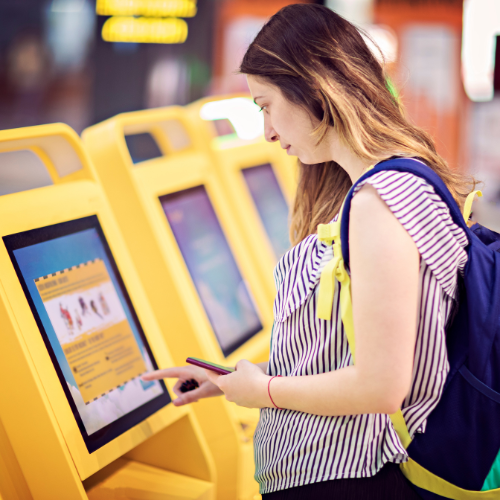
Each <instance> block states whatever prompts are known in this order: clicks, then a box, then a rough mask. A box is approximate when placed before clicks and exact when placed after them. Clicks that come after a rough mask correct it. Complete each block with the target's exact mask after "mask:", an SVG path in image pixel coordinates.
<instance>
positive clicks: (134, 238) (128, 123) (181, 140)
mask: <svg viewBox="0 0 500 500" xmlns="http://www.w3.org/2000/svg"><path fill="white" fill-rule="evenodd" d="M190 126H191V125H190V121H189V120H188V119H187V117H186V114H185V110H184V109H183V108H180V107H171V108H164V109H156V110H146V111H139V112H133V113H126V114H120V115H118V116H116V117H114V118H111V119H109V120H106V121H104V122H102V123H100V124H97V125H94V126H92V127H90V128H88V129H86V130H85V131H84V132H83V134H82V137H83V141H84V144H85V146H86V148H87V151H88V152H89V154H90V156H91V158H92V160H93V162H94V165H95V166H96V170H97V173H98V176H99V179H100V181H101V183H102V185H103V187H104V190H105V191H106V194H107V196H108V198H109V200H110V203H111V205H112V207H113V209H114V212H115V215H116V218H117V220H118V223H119V224H120V227H121V229H122V232H123V234H124V237H125V239H126V241H127V245H128V247H129V249H130V252H131V255H132V257H133V258H134V262H135V264H136V267H137V269H138V270H139V272H140V276H141V279H142V280H143V283H144V285H145V289H146V293H147V294H148V298H149V301H150V303H151V305H152V307H153V310H154V312H155V315H156V316H157V318H158V320H159V323H160V325H161V326H162V328H163V329H164V334H165V335H166V336H168V338H169V340H170V336H169V330H174V331H175V332H182V334H179V333H177V334H175V335H173V336H174V337H175V341H173V342H169V347H170V348H171V352H172V355H173V357H174V360H175V362H176V363H177V364H179V365H184V364H185V360H186V358H187V357H188V356H195V357H200V358H204V359H209V360H211V361H214V362H217V363H221V364H226V365H234V364H235V363H236V362H237V361H238V360H239V359H241V358H246V359H250V360H252V361H254V362H260V361H267V360H268V353H269V342H270V332H271V328H272V317H271V307H270V304H269V298H268V296H267V295H266V293H265V292H264V290H263V287H262V284H261V283H260V281H259V278H258V276H256V274H255V273H254V271H253V269H254V268H253V267H252V266H253V262H252V260H251V258H250V256H249V255H248V251H247V248H246V247H245V241H244V240H243V238H242V237H241V233H242V231H244V228H241V227H239V226H238V225H237V223H236V222H235V221H234V219H233V217H232V213H231V207H230V205H229V204H227V202H226V199H225V193H224V191H223V190H222V189H221V186H220V185H219V182H218V177H217V175H216V174H215V172H214V171H213V168H212V165H211V162H210V159H209V157H208V156H207V155H206V153H205V152H203V151H200V144H197V143H196V138H195V137H194V136H193V134H192V133H188V131H187V130H188V128H189V127H190ZM142 133H149V134H151V135H152V136H153V137H154V139H155V141H156V143H157V145H158V146H159V149H160V150H161V153H162V156H161V157H159V158H153V159H150V160H147V161H143V162H141V163H138V164H136V165H134V164H133V163H132V159H131V156H130V154H129V151H128V148H127V144H126V140H125V136H127V135H132V134H142ZM193 137H194V140H193ZM199 185H204V186H205V188H206V191H207V193H208V196H209V199H210V201H211V203H212V205H213V207H214V209H215V211H216V214H217V216H218V218H219V222H220V224H221V226H222V229H223V232H224V235H225V237H226V239H227V241H228V243H229V246H230V248H231V250H232V252H233V255H234V257H235V260H236V263H237V265H238V267H239V269H240V271H241V274H242V275H243V278H244V279H245V280H246V281H247V282H248V284H249V288H250V290H251V292H253V298H254V300H255V305H256V309H257V311H258V314H259V317H260V319H261V322H262V324H263V326H264V328H263V329H262V330H261V331H260V332H259V333H258V334H256V335H255V336H254V337H253V338H251V339H250V340H248V341H247V342H246V343H245V344H244V345H243V346H241V347H239V348H237V349H236V350H235V351H234V352H233V353H231V354H230V355H229V356H228V357H224V355H223V352H222V350H221V348H220V346H219V344H218V343H217V340H216V338H215V335H214V333H213V330H212V326H211V324H210V322H209V319H208V317H207V314H206V312H205V309H204V308H203V305H202V303H201V300H200V298H199V296H198V293H197V291H196V289H195V286H194V284H193V281H192V278H191V275H190V273H189V271H188V269H187V266H186V263H185V261H184V258H183V256H182V254H181V251H180V249H179V246H178V244H177V241H176V239H175V236H174V234H173V232H172V230H171V228H170V226H169V224H168V221H167V218H166V216H165V213H164V211H163V208H162V206H161V203H160V200H159V197H160V196H164V195H167V194H169V193H173V192H177V191H181V190H184V189H188V188H190V187H193V186H199ZM194 409H195V413H196V415H197V417H198V419H199V422H200V425H201V427H202V429H203V432H204V434H205V436H206V438H207V441H208V444H209V446H210V450H211V452H212V455H213V456H214V460H215V463H216V469H217V477H218V485H217V498H219V499H221V500H222V499H224V500H234V499H238V500H244V499H252V500H253V498H254V496H255V494H256V493H257V491H258V490H257V483H256V482H255V480H254V479H253V474H254V460H253V444H252V442H251V435H252V434H253V429H254V428H255V425H256V423H257V421H258V411H256V410H248V409H245V408H239V407H237V406H236V405H233V404H230V403H228V402H227V401H226V400H225V399H224V398H222V397H221V398H210V399H207V400H202V401H199V402H198V403H196V405H195V406H194Z"/></svg>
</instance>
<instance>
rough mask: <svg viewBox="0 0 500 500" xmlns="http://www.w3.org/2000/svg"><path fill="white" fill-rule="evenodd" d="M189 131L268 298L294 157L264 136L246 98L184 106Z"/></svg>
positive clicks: (283, 244)
mask: <svg viewBox="0 0 500 500" xmlns="http://www.w3.org/2000/svg"><path fill="white" fill-rule="evenodd" d="M188 114H189V116H190V119H191V120H192V121H193V127H192V130H193V133H194V134H196V135H197V136H198V137H199V138H200V143H202V144H201V147H202V148H203V149H204V150H205V151H207V152H208V154H209V155H210V157H211V160H212V162H213V167H214V169H215V171H216V172H217V174H218V175H219V178H220V183H221V185H223V186H224V188H225V189H226V192H227V197H228V199H229V200H230V203H231V205H232V209H233V211H234V214H235V217H236V218H237V219H238V220H239V222H240V226H241V227H243V228H245V230H244V234H243V237H244V238H245V239H246V241H247V244H248V246H249V248H250V249H251V251H252V256H253V258H254V263H255V268H256V269H257V270H258V272H259V273H260V276H261V279H262V281H263V282H265V283H266V286H267V290H268V293H269V296H270V297H271V300H272V299H274V295H275V293H276V289H275V285H274V280H273V269H274V267H275V265H276V263H277V262H278V260H279V259H280V258H281V257H282V256H283V254H284V253H285V252H287V251H288V250H289V249H290V246H291V245H290V240H289V236H288V233H289V211H290V206H291V203H292V199H293V196H294V193H295V188H296V175H297V165H296V161H297V159H296V158H294V157H290V156H288V155H287V153H286V152H285V151H283V150H282V149H281V148H280V146H279V142H278V143H267V142H266V141H265V140H264V137H263V131H264V127H263V118H262V115H261V114H260V113H259V108H258V106H256V105H255V104H254V103H253V102H252V100H251V99H250V98H249V97H248V96H229V97H210V98H205V99H202V100H200V101H196V102H194V103H192V104H190V105H189V106H188Z"/></svg>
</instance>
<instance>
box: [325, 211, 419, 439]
mask: <svg viewBox="0 0 500 500" xmlns="http://www.w3.org/2000/svg"><path fill="white" fill-rule="evenodd" d="M343 207H344V205H342V208H341V209H340V215H339V219H338V220H337V221H336V222H332V223H330V224H320V225H319V226H318V239H319V240H320V241H323V242H325V243H327V244H328V245H330V244H332V243H333V259H332V260H331V261H330V262H328V264H327V265H326V266H325V268H324V269H323V271H322V273H321V277H320V282H319V293H318V306H317V309H316V315H317V317H318V318H320V319H324V320H331V318H332V309H333V295H334V290H335V279H337V281H338V282H339V283H340V298H339V300H340V316H341V318H342V323H343V325H344V331H345V334H346V337H347V342H348V343H349V348H350V350H351V355H352V361H353V363H354V362H355V353H356V342H355V338H354V321H353V315H352V299H351V278H350V276H349V273H348V272H347V271H346V269H345V266H344V258H343V257H342V244H341V241H340V223H341V215H342V209H343ZM389 417H390V419H391V421H392V425H393V426H394V430H395V431H396V433H397V434H398V436H399V439H400V440H401V443H402V445H403V446H404V447H405V448H407V447H408V446H409V445H410V443H411V438H410V434H409V432H408V428H407V427H406V422H405V420H404V417H403V413H402V412H401V410H398V411H397V412H396V413H394V414H392V415H389Z"/></svg>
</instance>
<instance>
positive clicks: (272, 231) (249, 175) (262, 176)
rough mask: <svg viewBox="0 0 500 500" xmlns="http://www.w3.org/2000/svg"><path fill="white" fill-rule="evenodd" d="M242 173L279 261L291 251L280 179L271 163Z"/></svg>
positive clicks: (247, 169)
mask: <svg viewBox="0 0 500 500" xmlns="http://www.w3.org/2000/svg"><path fill="white" fill-rule="evenodd" d="M242 173H243V177H244V178H245V182H246V184H247V187H248V190H249V191H250V194H251V196H252V199H253V202H254V203H255V207H256V208H257V212H258V213H259V216H260V218H261V220H262V224H263V225H264V229H265V231H266V233H267V236H268V238H269V240H270V242H271V246H272V247H273V250H274V253H275V255H276V261H278V260H279V259H280V258H281V256H282V255H283V254H284V253H285V252H287V251H288V250H289V249H290V239H289V236H288V204H287V202H286V200H285V197H284V196H283V192H282V191H281V188H280V186H279V184H278V179H276V176H275V175H274V170H273V167H272V166H271V165H270V164H269V163H266V164H265V165H258V166H256V167H250V168H245V169H243V170H242Z"/></svg>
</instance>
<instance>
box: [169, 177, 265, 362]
mask: <svg viewBox="0 0 500 500" xmlns="http://www.w3.org/2000/svg"><path fill="white" fill-rule="evenodd" d="M200 190H202V191H203V192H204V194H205V195H206V197H207V199H208V201H209V203H210V206H211V207H212V210H213V212H214V214H215V219H216V221H217V223H218V224H219V227H220V229H221V232H222V234H223V236H224V239H225V241H226V244H227V246H228V247H229V250H230V251H231V255H232V257H233V259H234V262H235V264H236V267H237V268H238V271H239V272H240V275H241V277H242V278H243V273H242V272H241V269H240V266H238V262H237V261H236V259H235V258H234V255H233V252H232V250H231V245H229V241H228V240H227V237H226V235H225V233H224V228H223V227H222V225H221V223H220V220H219V217H218V216H217V212H216V210H215V207H214V205H213V203H212V200H211V199H210V195H209V194H208V191H207V189H206V187H205V185H203V184H200V185H198V186H192V187H190V188H187V189H183V190H181V191H175V192H173V193H167V194H164V195H162V196H159V201H160V205H161V208H162V211H163V214H164V216H165V220H166V221H167V224H168V225H169V226H170V230H171V231H172V234H173V236H174V238H175V241H176V243H177V246H178V248H179V252H180V253H181V255H182V258H183V260H184V264H185V265H186V267H187V269H188V272H189V276H190V277H191V281H192V283H193V286H194V287H195V289H196V291H197V292H198V289H197V288H196V283H195V281H194V279H193V274H194V273H193V272H192V270H191V269H190V266H189V265H188V263H187V262H186V259H184V254H183V252H182V249H181V247H180V245H179V242H178V241H177V238H176V237H175V232H174V230H173V228H172V226H171V224H170V221H169V220H168V217H167V214H166V213H165V209H164V208H163V201H164V200H165V201H171V200H175V199H176V198H181V197H184V196H186V195H187V196H189V193H190V192H191V193H192V192H196V191H200ZM248 291H249V293H251V290H248ZM198 298H199V300H200V302H201V304H202V306H203V310H204V311H205V314H206V315H207V319H208V321H209V323H210V326H211V327H212V331H213V332H214V337H215V339H216V340H217V345H218V346H219V349H220V350H221V351H222V354H223V355H224V357H225V358H227V357H228V356H229V355H231V354H232V353H233V352H234V351H236V350H237V349H239V348H240V347H241V346H242V345H243V344H245V343H246V342H248V341H249V340H250V339H251V338H252V337H254V336H255V335H257V334H258V333H259V332H261V331H262V329H263V328H264V325H263V324H262V319H261V317H260V314H259V310H258V309H257V307H255V314H256V315H257V317H258V318H259V322H260V327H257V328H254V329H251V330H248V332H246V333H245V335H243V336H242V337H240V338H238V339H237V340H236V341H235V342H233V343H231V344H229V346H227V347H226V348H225V349H224V348H222V346H221V345H220V342H219V339H218V337H217V334H216V333H215V329H214V325H213V324H212V321H211V320H210V316H209V314H208V311H207V308H206V307H205V304H204V302H203V300H202V299H201V297H200V296H199V294H198Z"/></svg>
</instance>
